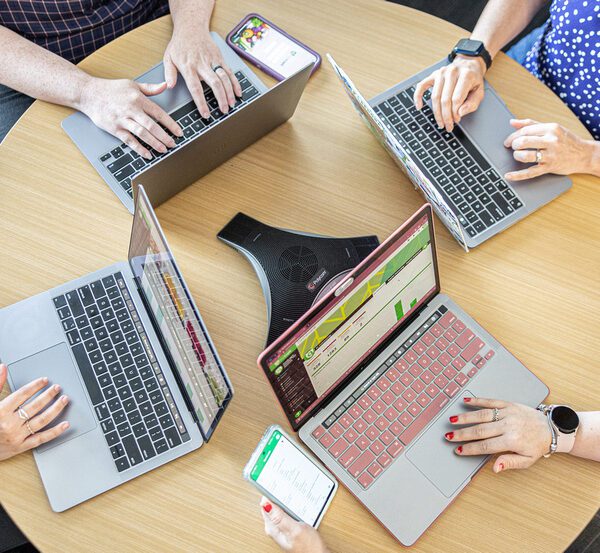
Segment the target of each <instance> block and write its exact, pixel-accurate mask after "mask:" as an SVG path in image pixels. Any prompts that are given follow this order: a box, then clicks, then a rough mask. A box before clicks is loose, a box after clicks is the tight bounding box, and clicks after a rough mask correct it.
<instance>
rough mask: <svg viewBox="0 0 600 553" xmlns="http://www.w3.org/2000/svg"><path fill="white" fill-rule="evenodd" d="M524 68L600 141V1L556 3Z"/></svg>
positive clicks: (584, 0) (586, 0) (561, 0)
mask: <svg viewBox="0 0 600 553" xmlns="http://www.w3.org/2000/svg"><path fill="white" fill-rule="evenodd" d="M524 66H525V67H526V68H527V69H528V70H529V71H530V72H531V73H532V74H533V75H535V76H536V77H537V78H538V79H540V80H541V81H542V82H544V83H545V84H546V85H548V86H549V87H550V88H551V89H552V90H553V91H554V92H555V93H556V94H557V95H558V96H560V98H561V99H562V101H563V102H565V104H567V106H569V108H571V110H572V111H573V113H575V115H577V117H579V119H580V120H581V122H582V123H583V124H584V125H585V126H586V127H587V129H588V130H589V131H590V133H591V134H592V135H593V137H594V138H595V139H596V140H600V0H553V2H552V5H551V6H550V18H549V19H548V21H547V22H546V25H545V28H544V32H543V33H542V34H541V35H540V38H538V40H537V41H536V42H535V44H534V45H533V46H532V48H531V50H530V51H529V53H528V54H527V57H526V58H525V63H524Z"/></svg>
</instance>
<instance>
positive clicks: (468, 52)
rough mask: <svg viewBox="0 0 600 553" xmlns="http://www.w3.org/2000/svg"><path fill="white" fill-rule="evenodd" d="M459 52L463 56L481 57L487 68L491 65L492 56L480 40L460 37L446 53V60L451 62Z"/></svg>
mask: <svg viewBox="0 0 600 553" xmlns="http://www.w3.org/2000/svg"><path fill="white" fill-rule="evenodd" d="M458 54H461V55H463V56H470V57H472V58H481V59H482V60H483V61H484V62H485V66H486V68H487V69H489V68H490V66H491V65H492V56H490V53H489V52H488V51H487V50H486V49H485V46H484V45H483V42H481V40H471V39H470V38H461V39H460V40H459V41H458V42H457V43H456V46H455V47H454V49H453V50H452V52H450V53H449V54H448V61H450V63H452V61H453V60H454V58H455V57H456V56H457V55H458Z"/></svg>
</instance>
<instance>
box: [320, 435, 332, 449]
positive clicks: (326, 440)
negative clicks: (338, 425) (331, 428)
mask: <svg viewBox="0 0 600 553" xmlns="http://www.w3.org/2000/svg"><path fill="white" fill-rule="evenodd" d="M333 441H334V440H333V436H332V435H331V434H325V435H323V436H322V437H321V439H320V440H319V443H320V444H321V445H322V446H323V447H324V448H325V449H329V447H331V445H333Z"/></svg>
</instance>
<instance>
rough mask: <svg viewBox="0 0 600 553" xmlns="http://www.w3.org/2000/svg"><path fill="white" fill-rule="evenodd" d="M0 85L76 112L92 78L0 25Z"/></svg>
mask: <svg viewBox="0 0 600 553" xmlns="http://www.w3.org/2000/svg"><path fill="white" fill-rule="evenodd" d="M0 51H2V58H3V59H2V64H1V65H0V83H1V84H3V85H6V86H8V87H10V88H13V89H15V90H18V91H19V92H23V93H25V94H27V95H29V96H32V97H33V98H39V99H40V100H45V101H46V102H53V103H55V104H62V105H64V106H68V107H71V108H75V109H79V106H80V99H81V93H82V91H83V89H84V88H85V86H86V84H87V83H88V81H89V80H90V79H91V77H90V76H89V75H88V74H87V73H85V72H84V71H82V70H81V69H79V68H78V67H76V66H75V65H73V64H72V63H70V62H68V61H67V60H65V59H63V58H61V57H60V56H57V55H56V54H54V53H52V52H50V51H48V50H46V49H45V48H42V47H41V46H38V45H37V44H34V43H33V42H31V41H29V40H27V39H26V38H23V37H22V36H20V35H18V34H17V33H14V32H13V31H11V30H10V29H7V28H6V27H2V26H1V25H0Z"/></svg>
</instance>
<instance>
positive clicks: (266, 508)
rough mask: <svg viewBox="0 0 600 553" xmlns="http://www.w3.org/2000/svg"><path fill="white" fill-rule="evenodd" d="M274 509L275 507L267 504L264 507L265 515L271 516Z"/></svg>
mask: <svg viewBox="0 0 600 553" xmlns="http://www.w3.org/2000/svg"><path fill="white" fill-rule="evenodd" d="M272 508H273V505H271V504H270V503H265V504H264V505H263V509H264V511H265V513H267V514H269V513H270V512H271V509H272Z"/></svg>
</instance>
